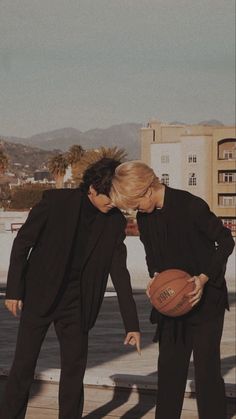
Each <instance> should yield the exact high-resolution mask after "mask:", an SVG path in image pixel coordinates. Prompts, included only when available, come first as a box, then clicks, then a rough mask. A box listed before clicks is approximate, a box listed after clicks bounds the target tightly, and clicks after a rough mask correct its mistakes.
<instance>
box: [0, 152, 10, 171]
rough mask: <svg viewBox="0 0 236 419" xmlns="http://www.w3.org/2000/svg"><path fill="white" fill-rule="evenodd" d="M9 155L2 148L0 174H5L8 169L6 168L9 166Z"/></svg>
mask: <svg viewBox="0 0 236 419" xmlns="http://www.w3.org/2000/svg"><path fill="white" fill-rule="evenodd" d="M8 163H9V160H8V157H7V156H6V154H5V153H4V152H3V150H0V175H3V174H4V172H5V171H6V168H7V167H8Z"/></svg>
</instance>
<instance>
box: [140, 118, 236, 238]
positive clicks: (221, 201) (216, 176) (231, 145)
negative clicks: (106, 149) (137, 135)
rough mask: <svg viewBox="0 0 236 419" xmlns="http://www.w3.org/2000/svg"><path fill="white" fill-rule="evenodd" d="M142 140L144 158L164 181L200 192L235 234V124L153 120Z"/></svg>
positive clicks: (196, 192) (193, 191) (196, 193)
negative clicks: (193, 123) (173, 123)
mask: <svg viewBox="0 0 236 419" xmlns="http://www.w3.org/2000/svg"><path fill="white" fill-rule="evenodd" d="M141 144H142V160H143V161H145V162H146V163H147V164H149V165H150V166H151V167H152V168H153V169H154V170H155V172H156V173H157V174H158V176H159V177H160V179H161V181H162V182H163V183H166V184H167V185H170V186H172V187H174V188H180V189H185V190H187V191H189V192H191V193H193V194H195V195H198V196H201V197H202V198H203V199H204V200H205V201H207V202H208V204H209V206H210V207H211V209H212V210H213V212H214V213H215V214H216V215H218V216H219V217H221V218H222V219H223V222H224V224H225V225H227V226H228V227H230V228H231V229H232V231H233V232H234V234H236V211H235V208H236V138H235V127H228V126H210V125H209V126H205V125H168V124H164V123H161V122H158V121H151V122H149V123H148V125H147V127H146V128H142V129H141Z"/></svg>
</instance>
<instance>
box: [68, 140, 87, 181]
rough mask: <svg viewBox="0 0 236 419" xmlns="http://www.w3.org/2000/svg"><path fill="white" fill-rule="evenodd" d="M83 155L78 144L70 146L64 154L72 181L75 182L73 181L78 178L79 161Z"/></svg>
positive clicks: (81, 148) (83, 152)
mask: <svg viewBox="0 0 236 419" xmlns="http://www.w3.org/2000/svg"><path fill="white" fill-rule="evenodd" d="M84 154H85V150H84V149H83V147H82V146H81V145H78V144H74V145H72V146H71V147H70V149H69V151H68V153H67V154H66V159H67V161H68V163H69V164H70V165H71V172H72V179H73V181H75V179H76V178H77V177H79V176H80V161H81V158H82V157H83V155H84Z"/></svg>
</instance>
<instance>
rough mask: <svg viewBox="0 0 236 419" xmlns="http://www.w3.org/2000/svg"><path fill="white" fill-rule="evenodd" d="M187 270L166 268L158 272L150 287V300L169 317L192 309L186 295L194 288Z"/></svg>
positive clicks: (180, 314)
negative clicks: (189, 280)
mask: <svg viewBox="0 0 236 419" xmlns="http://www.w3.org/2000/svg"><path fill="white" fill-rule="evenodd" d="M189 278H191V275H189V274H188V273H187V272H184V271H181V270H180V269H167V270H166V271H163V272H161V273H159V274H158V275H157V276H156V278H155V279H154V281H153V283H152V285H151V288H150V292H149V293H150V301H151V303H152V305H153V306H154V307H155V308H156V309H157V310H158V311H159V312H160V313H162V314H165V315H166V316H170V317H177V316H182V315H183V314H186V313H188V311H190V310H191V309H192V306H191V304H190V303H189V298H188V297H187V296H186V294H188V293H189V292H191V291H193V289H194V282H187V280H188V279H189Z"/></svg>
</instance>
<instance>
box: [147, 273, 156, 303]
mask: <svg viewBox="0 0 236 419" xmlns="http://www.w3.org/2000/svg"><path fill="white" fill-rule="evenodd" d="M157 275H158V272H155V273H154V277H153V278H152V279H150V281H149V282H148V284H147V289H146V294H147V296H148V298H150V288H151V286H152V283H153V281H154V280H155V279H156V276H157Z"/></svg>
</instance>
